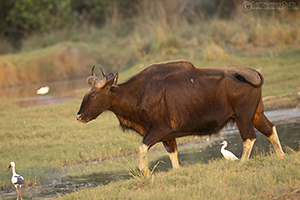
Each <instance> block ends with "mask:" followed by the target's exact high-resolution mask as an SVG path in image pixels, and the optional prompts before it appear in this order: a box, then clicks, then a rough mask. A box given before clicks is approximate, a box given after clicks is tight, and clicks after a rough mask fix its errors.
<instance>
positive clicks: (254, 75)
mask: <svg viewBox="0 0 300 200" xmlns="http://www.w3.org/2000/svg"><path fill="white" fill-rule="evenodd" d="M228 69H229V71H228V72H229V73H230V74H231V75H232V76H233V77H234V78H235V79H236V80H238V81H241V82H244V83H247V84H249V85H251V86H252V87H255V88H259V87H261V86H262V85H263V84H264V77H263V75H262V74H261V73H260V72H259V71H257V70H255V69H252V68H250V67H244V66H236V65H233V66H229V67H228ZM258 81H259V83H257V82H258ZM254 82H256V84H255V83H254Z"/></svg>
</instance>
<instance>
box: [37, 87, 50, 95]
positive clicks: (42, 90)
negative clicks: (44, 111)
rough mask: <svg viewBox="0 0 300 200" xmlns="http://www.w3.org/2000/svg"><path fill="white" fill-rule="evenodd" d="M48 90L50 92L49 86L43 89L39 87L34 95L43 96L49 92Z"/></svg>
mask: <svg viewBox="0 0 300 200" xmlns="http://www.w3.org/2000/svg"><path fill="white" fill-rule="evenodd" d="M49 90H50V88H49V86H44V87H41V88H40V89H38V90H37V91H36V93H37V94H39V95H44V94H47V93H48V92H49Z"/></svg>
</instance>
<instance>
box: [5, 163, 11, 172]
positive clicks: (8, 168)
mask: <svg viewBox="0 0 300 200" xmlns="http://www.w3.org/2000/svg"><path fill="white" fill-rule="evenodd" d="M10 168H11V164H9V166H8V168H7V170H6V173H7V172H8V171H9V170H10Z"/></svg>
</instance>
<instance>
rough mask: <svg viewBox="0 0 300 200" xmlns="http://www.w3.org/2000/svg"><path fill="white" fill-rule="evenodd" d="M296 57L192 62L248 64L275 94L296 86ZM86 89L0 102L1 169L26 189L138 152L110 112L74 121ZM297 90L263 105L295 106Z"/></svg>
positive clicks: (135, 140) (134, 137)
mask: <svg viewBox="0 0 300 200" xmlns="http://www.w3.org/2000/svg"><path fill="white" fill-rule="evenodd" d="M298 53H299V50H290V51H285V52H282V53H281V52H279V53H278V55H277V56H276V57H273V58H270V57H268V56H263V57H261V56H254V55H251V56H237V55H235V56H233V55H232V56H230V57H229V59H228V60H225V61H218V60H215V61H196V62H195V63H194V64H195V66H197V67H225V66H228V65H230V64H242V63H248V64H247V66H251V67H254V68H256V69H259V70H260V71H261V72H262V73H263V74H264V76H265V85H264V86H263V95H264V96H269V95H280V94H284V93H287V92H290V91H291V90H293V89H295V88H297V87H299V82H300V70H299V69H300V66H299V63H300V58H299V56H298ZM286 58H288V59H286ZM140 64H142V65H143V66H146V65H149V64H151V63H150V62H149V61H145V62H141V63H137V64H136V65H134V66H133V67H132V68H130V69H128V70H126V71H124V72H122V73H120V75H119V77H120V82H122V81H124V80H126V79H128V78H129V77H130V76H132V75H133V74H135V73H137V72H138V71H140V70H142V68H141V67H140V66H141V65H140ZM287 69H288V70H287ZM87 87H88V86H87ZM85 91H86V89H84V90H81V91H72V92H70V93H69V94H66V95H71V96H73V97H75V98H77V100H74V101H71V102H64V103H61V104H57V105H47V106H38V107H23V108H20V107H18V105H17V102H18V101H20V100H22V99H18V98H16V99H8V98H3V99H1V104H0V109H1V116H0V125H1V132H0V139H1V141H2V142H1V144H0V148H1V152H0V156H1V160H0V165H1V166H2V168H3V169H4V168H6V167H7V166H8V164H9V162H11V161H14V162H16V164H17V171H18V172H19V173H21V174H22V175H24V176H25V177H26V186H29V185H36V184H44V183H47V182H48V181H49V180H51V179H52V178H53V175H52V174H53V173H52V172H53V171H59V169H60V168H61V167H63V166H70V165H73V164H78V163H85V162H90V161H97V160H103V159H107V158H114V157H119V156H120V155H125V156H126V155H129V154H132V153H134V154H135V153H137V152H138V147H139V145H140V142H141V140H142V138H141V137H140V136H139V135H138V134H136V133H133V132H131V131H127V132H125V133H123V132H122V131H121V129H120V128H119V126H118V124H119V123H118V120H117V119H116V117H115V116H114V115H113V114H112V113H110V112H106V113H104V114H102V115H101V116H100V117H99V118H98V119H97V120H95V121H92V122H90V123H88V124H80V123H77V122H76V121H75V115H76V113H77V111H78V109H79V106H80V103H81V98H82V97H83V95H84V93H85ZM297 92H299V90H296V91H295V92H294V93H293V94H291V95H288V96H286V97H285V98H284V99H280V98H279V99H276V101H273V100H271V101H267V102H265V104H266V105H267V108H269V109H271V108H273V109H274V108H278V107H281V108H282V107H297V106H299V97H298V96H297ZM193 140H194V138H190V137H186V138H182V139H180V140H179V144H183V143H188V142H191V141H193ZM160 148H163V147H162V145H155V146H154V149H160ZM137 163H138V162H136V164H137ZM125 166H126V164H125ZM45 172H47V173H45ZM48 172H49V173H48ZM9 177H10V175H9V174H5V173H4V171H1V172H0V178H1V180H3V181H2V182H1V185H0V188H2V189H6V188H11V187H12V185H11V183H10V178H9Z"/></svg>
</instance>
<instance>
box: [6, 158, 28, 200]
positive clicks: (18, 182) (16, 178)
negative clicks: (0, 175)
mask: <svg viewBox="0 0 300 200" xmlns="http://www.w3.org/2000/svg"><path fill="white" fill-rule="evenodd" d="M10 168H12V173H13V175H12V177H11V182H12V183H13V184H14V186H15V188H16V190H17V199H19V196H20V197H21V199H23V198H22V195H21V187H22V185H23V184H24V178H23V177H22V176H21V175H19V174H17V173H16V171H15V163H14V162H11V163H9V166H8V168H7V170H6V173H7V172H8V171H9V169H10Z"/></svg>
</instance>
